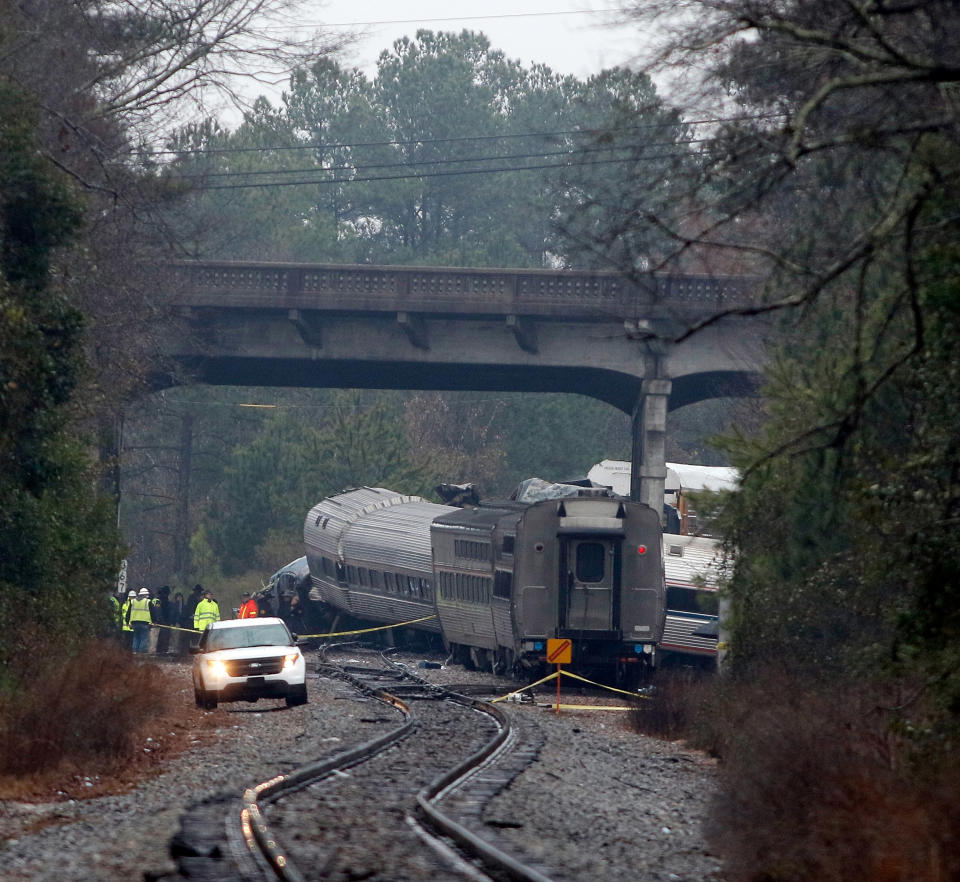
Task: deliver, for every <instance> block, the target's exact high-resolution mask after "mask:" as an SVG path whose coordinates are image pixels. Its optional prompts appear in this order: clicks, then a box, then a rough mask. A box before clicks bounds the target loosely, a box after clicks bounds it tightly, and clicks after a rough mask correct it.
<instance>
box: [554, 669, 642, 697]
mask: <svg viewBox="0 0 960 882" xmlns="http://www.w3.org/2000/svg"><path fill="white" fill-rule="evenodd" d="M563 674H564V676H566V677H573V679H574V680H582V681H583V682H584V683H589V684H590V685H591V686H599V687H600V688H601V689H606V690H607V691H609V692H619V693H620V694H621V695H629V696H630V697H631V698H646V699H648V700H649V698H650V696H649V695H640V694H638V693H636V692H628V691H627V690H626V689H617V688H616V687H614V686H604V685H603V683H595V682H594V681H593V680H588V679H587V678H586V677H581V676H580V675H579V674H571V673H570V672H569V671H564V672H563Z"/></svg>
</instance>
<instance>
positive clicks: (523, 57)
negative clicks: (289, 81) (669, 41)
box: [315, 0, 638, 77]
mask: <svg viewBox="0 0 960 882" xmlns="http://www.w3.org/2000/svg"><path fill="white" fill-rule="evenodd" d="M616 15H617V12H616V3H615V2H603V0H513V2H511V0H488V2H487V3H477V2H469V3H468V2H466V0H404V2H402V3H398V2H396V0H326V2H323V3H318V4H317V10H316V13H315V21H316V22H323V23H325V24H327V25H328V26H332V25H336V26H337V27H336V28H334V30H341V29H342V30H344V31H348V30H359V31H363V32H364V33H365V35H366V36H365V37H364V38H363V39H362V40H361V41H360V42H359V43H357V44H356V45H354V46H353V47H352V48H350V49H348V50H347V52H346V53H345V55H344V56H343V59H342V60H343V62H344V63H345V64H346V65H348V66H354V67H360V68H362V69H363V70H365V71H366V72H367V73H368V75H372V73H373V72H374V70H375V64H376V59H377V56H378V55H379V54H380V52H381V51H383V50H384V49H388V48H389V47H390V46H391V44H392V43H393V41H394V40H396V39H397V38H398V37H402V36H405V35H406V36H411V37H412V36H413V35H414V34H415V33H416V31H417V30H418V29H420V28H426V29H429V30H433V31H441V30H442V31H454V32H459V31H461V30H463V29H468V30H472V31H482V32H483V33H484V34H486V35H487V37H488V38H489V39H490V43H491V45H492V46H493V47H494V48H495V49H500V50H502V51H503V52H504V54H505V55H506V56H507V57H508V58H512V59H516V60H519V61H520V62H521V63H522V64H523V65H524V66H525V67H528V66H529V65H530V64H531V62H542V63H544V64H547V65H549V66H550V67H551V68H553V69H554V70H555V71H557V72H558V73H564V74H575V75H577V76H580V77H584V76H588V75H589V74H592V73H596V72H598V71H600V70H602V69H603V68H605V67H613V66H615V65H618V64H620V65H622V64H626V63H629V62H630V61H631V60H632V59H633V57H634V53H635V52H636V47H637V43H638V36H637V29H636V27H633V26H619V27H612V26H611V24H612V23H613V22H614V21H615V20H616Z"/></svg>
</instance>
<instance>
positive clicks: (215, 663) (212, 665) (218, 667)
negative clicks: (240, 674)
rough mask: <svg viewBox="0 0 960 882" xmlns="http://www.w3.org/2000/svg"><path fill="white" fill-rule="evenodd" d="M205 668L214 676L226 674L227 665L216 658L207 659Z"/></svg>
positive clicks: (224, 675)
mask: <svg viewBox="0 0 960 882" xmlns="http://www.w3.org/2000/svg"><path fill="white" fill-rule="evenodd" d="M207 670H208V671H209V672H210V673H211V674H213V675H214V676H215V677H226V676H227V666H226V665H225V664H224V663H223V662H222V661H220V659H218V658H208V659H207Z"/></svg>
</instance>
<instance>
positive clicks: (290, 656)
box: [283, 652, 300, 671]
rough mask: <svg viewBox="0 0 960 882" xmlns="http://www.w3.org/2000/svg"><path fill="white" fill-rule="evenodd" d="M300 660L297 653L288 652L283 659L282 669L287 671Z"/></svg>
mask: <svg viewBox="0 0 960 882" xmlns="http://www.w3.org/2000/svg"><path fill="white" fill-rule="evenodd" d="M299 659H300V653H299V652H290V653H287V654H286V655H285V656H284V657H283V669H284V670H285V671H289V670H290V668H292V667H293V666H294V665H295V664H296V663H297V661H298V660H299Z"/></svg>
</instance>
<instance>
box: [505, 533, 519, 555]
mask: <svg viewBox="0 0 960 882" xmlns="http://www.w3.org/2000/svg"><path fill="white" fill-rule="evenodd" d="M515 538H516V537H515V536H504V537H503V553H504V554H513V542H514V539H515Z"/></svg>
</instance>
